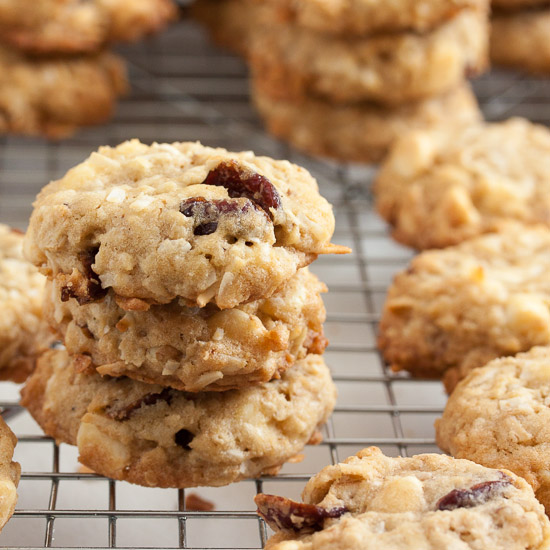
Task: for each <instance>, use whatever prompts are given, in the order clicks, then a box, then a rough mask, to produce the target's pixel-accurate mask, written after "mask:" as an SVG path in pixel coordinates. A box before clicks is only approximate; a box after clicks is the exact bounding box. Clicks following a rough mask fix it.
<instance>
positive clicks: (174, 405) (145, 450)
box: [22, 350, 336, 488]
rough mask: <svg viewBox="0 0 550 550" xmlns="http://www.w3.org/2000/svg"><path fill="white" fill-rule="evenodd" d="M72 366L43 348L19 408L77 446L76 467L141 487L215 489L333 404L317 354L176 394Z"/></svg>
mask: <svg viewBox="0 0 550 550" xmlns="http://www.w3.org/2000/svg"><path fill="white" fill-rule="evenodd" d="M80 367H81V365H80V364H79V362H78V361H77V360H75V359H74V358H72V359H71V358H70V357H69V356H68V355H67V353H66V352H65V351H64V350H54V351H49V352H46V354H44V355H43V356H42V358H41V359H40V360H39V362H38V365H37V368H36V371H35V372H34V373H33V375H32V376H31V377H30V378H29V380H28V381H27V384H26V385H25V387H24V389H23V391H22V404H23V405H24V406H25V407H27V408H28V409H29V411H30V413H31V414H32V415H33V417H34V418H35V420H36V421H37V422H38V423H39V424H40V426H41V427H42V428H43V430H44V431H45V432H46V433H47V434H48V435H50V436H52V437H54V438H55V439H56V440H57V441H60V442H65V443H69V444H72V445H77V446H78V450H79V454H80V457H79V460H80V461H81V462H82V463H83V464H84V465H86V466H88V467H89V468H91V469H92V470H94V471H95V472H97V473H99V474H102V475H105V476H108V477H111V478H114V479H119V480H125V481H129V482H131V483H137V484H139V485H144V486H153V487H181V488H184V487H194V486H199V485H207V486H221V485H227V484H228V483H232V482H234V481H238V480H241V479H245V478H249V477H255V476H258V475H260V474H261V473H262V472H264V471H272V470H273V469H277V468H279V467H280V466H282V464H283V463H284V462H286V461H287V460H288V459H289V458H291V457H292V456H294V455H295V454H296V453H298V452H300V451H301V450H302V449H303V447H304V445H305V444H306V443H307V442H308V441H309V440H310V438H311V437H312V435H313V434H314V433H315V432H316V430H317V429H318V428H319V427H320V426H321V425H322V424H324V422H325V421H326V420H327V418H328V416H329V415H330V413H331V412H332V409H333V408H334V403H335V400H336V389H335V387H334V384H333V382H332V380H331V378H330V373H329V370H328V368H327V367H326V365H325V364H324V362H323V359H322V358H321V357H320V356H317V355H309V356H307V357H306V358H305V359H303V360H301V361H299V362H298V363H296V365H294V366H293V367H292V368H290V369H288V370H287V371H285V373H284V374H283V375H282V377H281V378H280V379H279V380H273V381H271V382H266V383H264V384H261V385H258V386H253V387H248V388H243V389H241V390H230V391H225V392H200V393H186V392H179V391H177V390H173V389H169V388H164V387H162V386H158V385H150V384H144V383H141V382H136V381H134V380H130V379H127V378H109V377H101V376H100V375H98V374H96V373H93V372H92V373H89V372H88V370H87V369H84V370H82V369H81V368H80Z"/></svg>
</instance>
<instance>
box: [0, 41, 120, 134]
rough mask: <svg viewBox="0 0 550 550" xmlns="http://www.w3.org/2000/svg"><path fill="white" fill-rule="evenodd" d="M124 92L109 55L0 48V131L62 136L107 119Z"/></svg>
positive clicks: (117, 66) (114, 59) (117, 63)
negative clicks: (40, 54)
mask: <svg viewBox="0 0 550 550" xmlns="http://www.w3.org/2000/svg"><path fill="white" fill-rule="evenodd" d="M126 91H127V80H126V68H125V65H124V62H123V61H122V59H120V58H119V57H118V56H116V55H114V54H110V53H99V54H97V55H92V56H87V57H67V58H52V59H50V58H36V59H35V58H29V57H26V56H24V55H21V54H19V53H17V52H16V51H14V50H10V49H8V48H6V47H4V46H0V134H1V133H15V134H25V135H44V136H46V137H51V138H61V137H66V136H68V135H70V134H72V133H74V131H75V130H76V129H77V128H78V127H80V126H88V125H92V124H99V123H102V122H105V121H106V120H108V119H109V118H110V117H111V116H112V114H113V111H114V107H115V103H116V100H117V98H118V97H119V96H120V95H122V94H124V93H125V92H126Z"/></svg>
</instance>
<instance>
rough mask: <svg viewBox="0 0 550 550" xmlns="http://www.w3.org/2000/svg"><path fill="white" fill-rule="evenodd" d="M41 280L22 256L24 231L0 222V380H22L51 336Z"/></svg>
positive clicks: (38, 274) (31, 368)
mask: <svg viewBox="0 0 550 550" xmlns="http://www.w3.org/2000/svg"><path fill="white" fill-rule="evenodd" d="M44 282H45V279H44V277H43V276H42V275H40V273H38V271H37V270H36V268H35V267H34V266H33V265H31V264H30V263H29V262H27V261H26V260H25V259H24V258H23V234H22V233H20V232H19V231H16V230H14V229H10V228H9V227H7V226H6V225H3V224H0V311H1V312H2V314H1V315H0V380H12V381H14V382H23V381H24V380H25V378H27V376H28V375H29V374H30V373H31V372H32V370H33V368H34V363H35V359H36V356H37V355H38V354H39V353H41V352H42V351H43V350H45V349H47V348H48V345H49V343H50V341H51V340H52V336H51V334H50V332H49V330H48V327H47V325H46V323H45V322H44V321H43V319H42V298H43V294H44Z"/></svg>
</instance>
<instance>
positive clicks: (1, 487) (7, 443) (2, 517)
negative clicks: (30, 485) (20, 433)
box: [0, 417, 21, 531]
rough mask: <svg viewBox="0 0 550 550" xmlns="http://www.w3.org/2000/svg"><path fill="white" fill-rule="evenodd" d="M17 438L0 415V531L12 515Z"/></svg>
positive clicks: (17, 471) (17, 475) (17, 472)
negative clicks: (14, 457)
mask: <svg viewBox="0 0 550 550" xmlns="http://www.w3.org/2000/svg"><path fill="white" fill-rule="evenodd" d="M16 445H17V438H16V437H15V435H14V434H13V432H12V431H11V430H10V429H9V428H8V426H7V425H6V423H5V422H4V419H3V418H1V417H0V531H2V529H3V528H4V525H6V522H7V521H8V520H9V519H10V518H11V516H12V515H13V511H14V509H15V504H16V503H17V485H19V478H20V477H21V466H20V465H19V464H18V463H17V462H13V451H14V449H15V446H16Z"/></svg>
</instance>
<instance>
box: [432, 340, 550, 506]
mask: <svg viewBox="0 0 550 550" xmlns="http://www.w3.org/2000/svg"><path fill="white" fill-rule="evenodd" d="M549 403H550V347H538V348H533V349H532V350H531V351H529V352H527V353H521V354H519V355H516V356H515V357H506V358H502V359H497V360H494V361H491V362H490V363H489V364H487V365H486V366H484V367H481V368H479V369H475V370H474V371H472V372H471V373H470V374H469V375H468V376H467V377H466V378H465V379H464V380H462V382H460V384H458V386H457V387H456V389H455V390H454V392H453V394H452V395H451V397H450V398H449V401H448V402H447V406H446V407H445V411H444V412H443V416H442V418H440V419H438V420H437V421H436V425H435V426H436V433H437V443H438V445H439V446H440V447H441V448H442V449H443V450H444V451H445V452H448V453H450V454H452V455H453V456H455V457H457V458H467V459H469V460H473V461H475V462H477V463H478V464H483V465H484V466H489V467H491V468H496V467H498V468H508V469H509V470H511V471H512V472H514V473H515V474H517V475H519V476H521V477H523V478H524V479H526V480H527V481H528V482H529V483H530V484H531V485H532V487H533V489H534V491H535V494H536V496H537V498H538V500H539V501H540V502H541V503H542V504H543V505H544V506H545V508H546V511H547V512H550V476H549V471H550V409H549V408H548V405H549Z"/></svg>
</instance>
